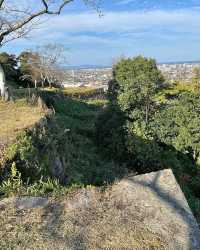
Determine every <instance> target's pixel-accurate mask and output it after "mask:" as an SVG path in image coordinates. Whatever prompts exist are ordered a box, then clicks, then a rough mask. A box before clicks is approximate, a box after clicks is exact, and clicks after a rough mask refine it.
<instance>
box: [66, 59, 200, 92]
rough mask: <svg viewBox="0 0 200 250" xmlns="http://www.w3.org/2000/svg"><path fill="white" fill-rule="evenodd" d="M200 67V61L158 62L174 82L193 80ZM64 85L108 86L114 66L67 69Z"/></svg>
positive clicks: (168, 78) (166, 76)
mask: <svg viewBox="0 0 200 250" xmlns="http://www.w3.org/2000/svg"><path fill="white" fill-rule="evenodd" d="M196 67H200V63H177V64H176V63H171V64H158V68H159V69H160V70H161V71H162V73H163V75H164V77H165V79H166V80H168V81H170V82H173V81H176V80H183V81H186V82H189V81H191V79H192V77H193V70H194V68H196ZM65 78H66V80H65V81H64V83H63V86H64V87H80V86H88V87H103V88H105V89H106V88H107V85H108V81H109V80H110V79H112V68H101V69H100V68H94V69H93V68H92V69H76V70H67V71H66V74H65Z"/></svg>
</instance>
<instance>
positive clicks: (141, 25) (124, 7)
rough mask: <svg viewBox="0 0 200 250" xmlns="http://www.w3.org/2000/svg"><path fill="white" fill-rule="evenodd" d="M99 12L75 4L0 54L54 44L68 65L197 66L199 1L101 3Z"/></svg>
mask: <svg viewBox="0 0 200 250" xmlns="http://www.w3.org/2000/svg"><path fill="white" fill-rule="evenodd" d="M23 1H25V0H22V2H23ZM102 12H103V16H102V17H101V18H100V17H99V16H98V14H97V13H96V12H95V11H94V10H92V9H91V8H86V6H84V4H83V1H81V0H75V1H74V3H70V4H69V5H68V6H66V8H65V11H64V12H63V13H62V14H61V15H60V16H57V17H53V18H49V19H47V20H46V22H42V24H41V28H40V29H36V30H34V31H33V32H32V33H31V34H30V37H29V39H19V40H15V41H12V42H10V43H8V44H7V45H5V46H4V47H3V48H1V50H0V51H1V52H2V51H6V52H8V53H16V54H19V53H20V52H21V51H23V50H27V49H33V50H34V49H35V48H36V47H37V46H38V45H41V44H45V43H49V42H57V43H62V44H63V45H64V46H65V47H66V49H67V52H66V56H67V59H68V63H69V65H88V64H89V65H99V66H101V65H112V64H113V62H114V61H115V60H116V59H117V58H119V57H120V56H122V55H123V56H129V57H134V56H137V55H144V56H147V57H153V58H155V59H156V60H157V61H158V62H180V61H198V60H200V1H199V0H179V1H174V0H165V1H163V0H146V1H143V0H110V1H105V0H104V1H103V3H102ZM41 21H44V20H41Z"/></svg>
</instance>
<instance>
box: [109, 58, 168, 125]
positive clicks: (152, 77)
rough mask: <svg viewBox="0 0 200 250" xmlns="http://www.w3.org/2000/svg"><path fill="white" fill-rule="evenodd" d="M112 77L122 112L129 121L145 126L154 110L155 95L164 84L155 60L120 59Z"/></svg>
mask: <svg viewBox="0 0 200 250" xmlns="http://www.w3.org/2000/svg"><path fill="white" fill-rule="evenodd" d="M113 75H114V79H115V81H116V83H117V84H116V83H115V86H116V87H117V88H118V91H117V92H118V93H117V102H118V104H119V106H120V108H121V109H122V111H123V112H125V113H126V115H127V117H128V118H129V119H130V120H131V121H134V122H137V121H139V123H145V124H146V125H147V124H148V123H149V120H150V117H151V112H152V110H153V108H154V104H155V102H154V96H155V93H156V92H157V91H158V90H159V89H160V88H161V87H162V84H163V82H164V78H163V76H162V74H161V72H160V71H159V70H158V68H157V65H156V62H155V60H153V59H148V58H144V57H142V56H138V57H135V58H133V59H122V60H121V61H119V62H118V63H117V64H116V65H115V66H114V69H113ZM115 95H116V93H115Z"/></svg>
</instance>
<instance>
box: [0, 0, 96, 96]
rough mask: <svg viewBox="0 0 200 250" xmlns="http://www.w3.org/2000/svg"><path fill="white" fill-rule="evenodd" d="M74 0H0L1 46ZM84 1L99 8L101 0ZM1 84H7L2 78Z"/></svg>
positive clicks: (56, 13) (57, 13) (23, 34)
mask: <svg viewBox="0 0 200 250" xmlns="http://www.w3.org/2000/svg"><path fill="white" fill-rule="evenodd" d="M74 1H75V0H37V1H35V0H0V47H1V46H2V45H3V44H5V43H7V42H9V41H11V40H14V39H17V38H20V37H24V36H26V35H27V34H28V33H29V32H30V31H31V30H32V29H33V28H34V25H36V24H37V23H38V21H39V19H40V17H42V16H45V15H59V14H60V13H61V12H62V10H63V9H64V7H65V6H66V5H68V4H69V3H71V2H74ZM83 2H84V3H85V4H88V5H91V6H92V7H94V8H96V9H97V10H99V2H100V0H83ZM0 86H1V88H2V89H3V88H4V86H5V84H3V82H2V81H1V80H0ZM2 91H3V92H4V90H2ZM2 91H1V92H2Z"/></svg>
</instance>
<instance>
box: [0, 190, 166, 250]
mask: <svg viewBox="0 0 200 250" xmlns="http://www.w3.org/2000/svg"><path fill="white" fill-rule="evenodd" d="M133 206H134V204H133ZM133 206H132V205H130V204H126V205H125V206H124V204H123V205H122V206H121V205H120V204H119V203H115V201H114V200H112V198H111V197H110V195H109V192H105V193H101V192H98V191H95V190H90V191H86V192H85V191H84V189H82V190H81V191H80V192H79V193H78V194H76V195H73V197H72V198H65V200H63V199H62V201H60V202H58V201H53V200H52V201H50V202H49V204H48V205H46V206H45V207H42V208H34V209H24V210H17V209H15V208H13V206H5V207H4V209H1V210H0V239H1V241H0V249H2V250H3V249H6V250H9V249H17V250H22V249H35V250H36V249H37V250H40V249H41V250H44V249H58V250H61V249H63V250H64V249H65V250H75V249H77V250H86V249H88V250H98V249H102V250H108V249H109V250H124V249H126V250H129V249H130V250H133V249H134V250H165V249H168V248H167V244H166V243H165V241H164V240H163V239H162V237H161V236H160V235H157V234H154V233H152V232H150V231H149V230H148V229H147V228H146V225H145V224H144V223H143V221H142V217H141V215H140V216H138V214H137V212H136V211H135V209H133Z"/></svg>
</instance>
